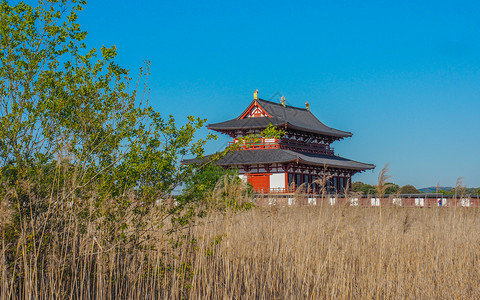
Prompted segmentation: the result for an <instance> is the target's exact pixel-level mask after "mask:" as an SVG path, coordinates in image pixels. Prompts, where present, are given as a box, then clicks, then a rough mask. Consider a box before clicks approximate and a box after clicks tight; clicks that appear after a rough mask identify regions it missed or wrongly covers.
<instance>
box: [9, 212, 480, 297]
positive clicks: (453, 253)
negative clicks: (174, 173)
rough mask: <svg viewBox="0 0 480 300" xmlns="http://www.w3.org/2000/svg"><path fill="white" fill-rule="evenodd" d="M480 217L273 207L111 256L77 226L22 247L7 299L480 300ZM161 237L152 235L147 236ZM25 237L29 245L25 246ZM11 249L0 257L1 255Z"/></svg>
mask: <svg viewBox="0 0 480 300" xmlns="http://www.w3.org/2000/svg"><path fill="white" fill-rule="evenodd" d="M479 217H480V213H479V211H478V210H477V209H472V208H470V209H462V208H457V209H453V208H439V209H419V208H418V209H415V208H358V207H347V206H334V207H330V206H326V207H309V206H297V207H284V208H278V207H272V208H253V209H251V210H248V211H242V212H237V213H233V212H224V213H218V212H217V213H211V214H210V215H209V216H207V217H206V218H203V219H202V220H201V222H199V223H197V225H195V226H190V227H187V228H185V229H183V230H180V231H174V233H171V234H169V235H167V234H166V233H167V231H168V230H171V228H158V229H156V230H152V231H151V232H149V233H148V234H149V235H151V238H150V239H148V240H146V241H145V244H144V245H142V244H133V243H125V244H123V245H122V247H121V248H120V247H118V246H116V245H115V244H111V245H110V246H108V247H107V246H106V245H107V243H106V242H105V241H102V234H104V232H105V230H106V228H101V226H96V224H94V223H92V224H90V227H89V228H86V231H82V230H80V227H76V226H75V222H73V223H71V225H70V226H68V227H67V228H63V229H62V230H61V231H59V232H58V234H59V235H58V236H56V237H55V239H54V242H53V243H51V244H49V245H45V246H46V247H48V248H49V249H48V253H49V254H48V255H47V256H45V257H39V256H35V253H37V252H35V249H29V248H28V247H29V244H28V243H27V244H24V243H23V242H22V241H21V240H19V241H18V244H17V245H15V246H16V251H18V253H23V255H18V257H17V258H16V260H15V261H14V263H15V264H16V267H15V268H13V267H12V262H10V264H9V265H7V264H6V259H7V257H5V251H3V253H4V255H2V258H1V261H0V267H1V270H2V273H1V277H2V278H1V279H2V281H1V282H2V283H1V284H2V285H1V291H0V294H1V298H2V299H7V298H9V299H10V298H23V299H52V298H56V299H60V298H61V299H66V298H72V299H91V298H96V299H112V298H117V299H118V298H130V299H132V298H136V299H158V298H170V299H180V298H192V299H255V298H259V299H333V298H338V299H372V298H376V299H377V298H378V299H385V298H389V299H391V298H396V299H398V298H405V299H414V298H415V299H419V298H420V299H467V298H469V299H472V298H479V297H480V289H479V287H480V276H479V265H478V264H479V257H480V250H479V249H480V248H479V242H480V218H479ZM151 228H153V227H151ZM22 238H26V237H22ZM4 247H5V245H4V246H3V248H2V250H5V249H4Z"/></svg>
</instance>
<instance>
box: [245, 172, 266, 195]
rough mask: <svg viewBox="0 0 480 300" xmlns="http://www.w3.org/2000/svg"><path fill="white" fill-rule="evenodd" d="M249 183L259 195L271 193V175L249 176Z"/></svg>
mask: <svg viewBox="0 0 480 300" xmlns="http://www.w3.org/2000/svg"><path fill="white" fill-rule="evenodd" d="M247 181H248V182H250V184H251V185H252V186H253V190H254V191H255V192H257V193H261V192H264V193H268V192H269V191H270V174H255V175H247Z"/></svg>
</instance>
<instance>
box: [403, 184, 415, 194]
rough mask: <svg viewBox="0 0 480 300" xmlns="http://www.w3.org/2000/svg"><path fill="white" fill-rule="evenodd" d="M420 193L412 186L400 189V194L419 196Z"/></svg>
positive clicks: (408, 185)
mask: <svg viewBox="0 0 480 300" xmlns="http://www.w3.org/2000/svg"><path fill="white" fill-rule="evenodd" d="M419 193H420V191H419V190H417V189H416V188H415V187H414V186H413V185H411V184H407V185H404V186H402V187H401V188H400V194H419Z"/></svg>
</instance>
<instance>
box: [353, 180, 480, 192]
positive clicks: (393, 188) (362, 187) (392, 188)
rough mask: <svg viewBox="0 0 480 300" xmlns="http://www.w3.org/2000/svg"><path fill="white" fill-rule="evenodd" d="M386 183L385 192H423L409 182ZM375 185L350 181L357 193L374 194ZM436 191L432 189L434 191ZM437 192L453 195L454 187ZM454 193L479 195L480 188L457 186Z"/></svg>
mask: <svg viewBox="0 0 480 300" xmlns="http://www.w3.org/2000/svg"><path fill="white" fill-rule="evenodd" d="M386 185H388V187H387V189H386V191H385V194H422V193H424V192H422V191H420V190H418V189H417V188H416V187H414V186H413V185H411V184H407V185H404V186H402V187H400V186H399V185H398V184H395V183H391V182H389V183H386ZM376 190H377V187H376V186H375V185H371V184H366V183H363V182H361V181H356V182H354V183H352V191H353V192H357V193H362V194H363V195H373V194H376ZM435 192H436V191H433V193H435ZM438 193H442V194H444V195H455V188H448V189H447V188H443V189H439V190H438ZM456 193H457V195H458V194H465V195H480V188H466V187H457V189H456Z"/></svg>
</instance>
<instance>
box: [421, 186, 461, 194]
mask: <svg viewBox="0 0 480 300" xmlns="http://www.w3.org/2000/svg"><path fill="white" fill-rule="evenodd" d="M451 189H453V187H451V186H440V187H438V190H439V191H449V190H451ZM418 190H419V191H420V192H423V193H435V192H436V191H437V187H436V186H430V187H426V188H421V189H418Z"/></svg>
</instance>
